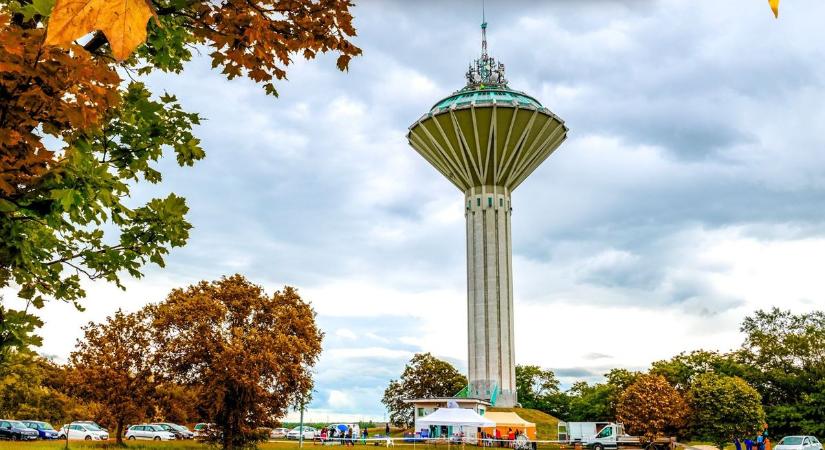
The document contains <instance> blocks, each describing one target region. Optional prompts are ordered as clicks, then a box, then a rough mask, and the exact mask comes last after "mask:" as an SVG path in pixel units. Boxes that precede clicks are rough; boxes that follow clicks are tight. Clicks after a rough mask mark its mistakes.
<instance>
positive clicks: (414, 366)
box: [381, 353, 467, 427]
mask: <svg viewBox="0 0 825 450" xmlns="http://www.w3.org/2000/svg"><path fill="white" fill-rule="evenodd" d="M466 386H467V377H465V376H464V375H462V374H461V373H460V372H459V371H458V370H456V368H455V367H454V366H453V365H452V364H450V363H448V362H447V361H444V360H441V359H438V358H436V357H435V356H433V355H431V354H430V353H417V354H415V355H414V356H413V357H412V359H411V360H410V362H409V363H408V364H407V366H406V367H405V368H404V372H403V373H402V374H401V378H399V379H398V380H391V381H390V384H389V386H387V389H386V390H384V397H383V398H382V399H381V403H383V404H384V406H386V407H387V411H388V412H389V414H390V422H392V423H393V424H395V425H398V426H405V427H409V426H412V424H413V419H414V416H413V406H412V405H410V404H408V403H405V402H404V401H405V400H409V399H414V398H435V397H451V396H453V395H455V394H456V393H458V392H459V391H460V390H462V389H464V388H465V387H466Z"/></svg>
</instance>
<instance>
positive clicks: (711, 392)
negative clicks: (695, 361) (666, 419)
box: [687, 372, 765, 450]
mask: <svg viewBox="0 0 825 450" xmlns="http://www.w3.org/2000/svg"><path fill="white" fill-rule="evenodd" d="M687 403H688V405H689V406H690V410H691V418H690V422H691V423H690V427H691V430H692V433H693V434H694V435H695V436H696V437H698V438H700V439H706V440H709V441H711V442H713V443H714V444H716V446H717V447H718V448H719V449H720V450H722V449H724V447H725V444H727V443H730V442H731V441H732V440H733V439H734V438H739V439H743V438H744V437H746V436H753V435H755V434H757V433H759V432H761V431H762V429H763V425H764V423H765V412H764V410H763V409H762V398H761V396H760V395H759V392H757V391H756V389H754V388H753V387H752V386H750V385H749V384H748V383H747V382H746V381H745V380H743V379H741V378H738V377H730V376H724V375H718V374H714V373H710V372H708V373H703V374H700V375H697V376H696V378H695V379H694V381H693V383H692V384H691V387H690V389H689V390H688V393H687Z"/></svg>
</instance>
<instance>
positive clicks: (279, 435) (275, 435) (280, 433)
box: [269, 428, 289, 439]
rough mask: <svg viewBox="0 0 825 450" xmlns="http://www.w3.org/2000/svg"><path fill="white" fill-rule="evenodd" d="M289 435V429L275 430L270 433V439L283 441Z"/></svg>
mask: <svg viewBox="0 0 825 450" xmlns="http://www.w3.org/2000/svg"><path fill="white" fill-rule="evenodd" d="M288 433H289V428H273V429H272V431H270V432H269V438H270V439H283V438H285V437H286V435H287V434H288Z"/></svg>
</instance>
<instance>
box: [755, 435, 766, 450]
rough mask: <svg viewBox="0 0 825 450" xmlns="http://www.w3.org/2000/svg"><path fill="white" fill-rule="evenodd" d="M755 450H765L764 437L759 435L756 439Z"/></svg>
mask: <svg viewBox="0 0 825 450" xmlns="http://www.w3.org/2000/svg"><path fill="white" fill-rule="evenodd" d="M756 448H757V449H759V450H765V436H762V435H761V434H760V435H759V436H757V437H756Z"/></svg>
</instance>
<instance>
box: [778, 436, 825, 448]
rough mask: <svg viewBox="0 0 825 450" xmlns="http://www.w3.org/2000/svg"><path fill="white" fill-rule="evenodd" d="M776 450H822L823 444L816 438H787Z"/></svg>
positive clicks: (784, 438) (780, 442) (783, 439)
mask: <svg viewBox="0 0 825 450" xmlns="http://www.w3.org/2000/svg"><path fill="white" fill-rule="evenodd" d="M774 450H822V444H821V443H820V442H819V440H818V439H817V438H816V437H814V436H785V437H783V438H782V440H781V441H779V444H777V445H776V446H775V447H774Z"/></svg>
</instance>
